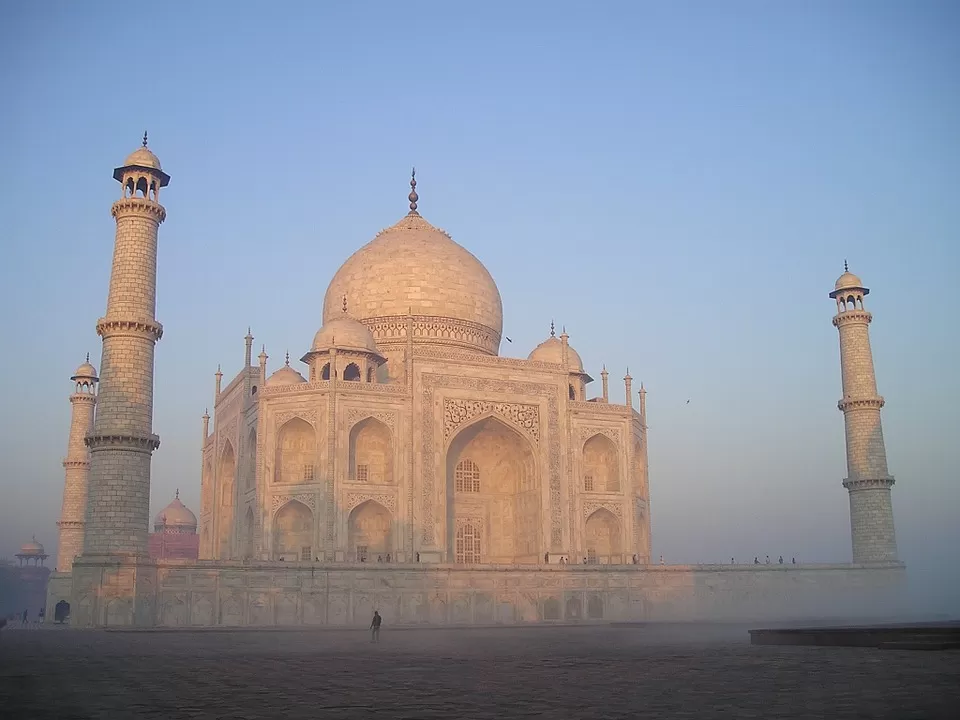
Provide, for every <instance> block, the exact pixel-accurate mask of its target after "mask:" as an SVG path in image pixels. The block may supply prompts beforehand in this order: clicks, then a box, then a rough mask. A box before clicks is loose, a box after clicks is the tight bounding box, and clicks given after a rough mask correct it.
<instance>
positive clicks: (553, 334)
mask: <svg viewBox="0 0 960 720" xmlns="http://www.w3.org/2000/svg"><path fill="white" fill-rule="evenodd" d="M556 336H557V329H556V326H555V325H554V324H553V320H551V321H550V337H556Z"/></svg>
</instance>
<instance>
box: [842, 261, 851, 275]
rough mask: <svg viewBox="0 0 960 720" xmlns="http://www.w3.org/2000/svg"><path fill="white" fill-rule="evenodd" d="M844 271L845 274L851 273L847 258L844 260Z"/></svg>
mask: <svg viewBox="0 0 960 720" xmlns="http://www.w3.org/2000/svg"><path fill="white" fill-rule="evenodd" d="M843 271H844V272H850V268H849V267H847V259H846V258H844V259H843Z"/></svg>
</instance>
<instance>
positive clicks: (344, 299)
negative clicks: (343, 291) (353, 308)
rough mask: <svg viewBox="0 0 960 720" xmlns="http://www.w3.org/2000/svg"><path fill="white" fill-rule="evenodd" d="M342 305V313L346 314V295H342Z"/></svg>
mask: <svg viewBox="0 0 960 720" xmlns="http://www.w3.org/2000/svg"><path fill="white" fill-rule="evenodd" d="M342 307H343V314H344V315H346V314H347V296H346V295H344V296H343V306H342Z"/></svg>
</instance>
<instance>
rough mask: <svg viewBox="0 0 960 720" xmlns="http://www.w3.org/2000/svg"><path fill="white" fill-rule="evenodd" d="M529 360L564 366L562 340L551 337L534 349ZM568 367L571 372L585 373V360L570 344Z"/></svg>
mask: <svg viewBox="0 0 960 720" xmlns="http://www.w3.org/2000/svg"><path fill="white" fill-rule="evenodd" d="M527 360H539V361H540V362H546V363H553V364H555V365H563V342H562V341H561V340H560V338H557V337H554V336H553V335H551V336H550V337H548V338H547V339H546V340H544V341H543V342H542V343H540V344H539V345H537V346H536V347H535V348H534V349H533V352H531V353H530V355H528V356H527ZM567 367H568V369H569V370H570V371H571V372H580V373H582V372H583V360H581V359H580V354H579V353H578V352H577V351H576V350H574V349H573V348H572V347H571V346H570V344H569V343H568V344H567Z"/></svg>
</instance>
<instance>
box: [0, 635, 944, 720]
mask: <svg viewBox="0 0 960 720" xmlns="http://www.w3.org/2000/svg"><path fill="white" fill-rule="evenodd" d="M958 678H960V652H955V651H947V652H910V651H894V650H874V649H859V648H817V647H757V646H751V645H749V644H748V642H747V633H746V628H739V627H737V628H734V627H718V626H646V627H614V626H592V627H529V628H511V629H503V628H499V629H437V630H432V629H429V630H428V629H417V630H404V629H393V630H391V628H389V627H384V629H383V633H382V638H381V642H380V644H379V645H374V644H371V643H370V638H369V635H368V634H367V633H365V632H363V631H361V630H311V631H303V630H298V631H260V630H243V629H241V630H225V631H219V630H207V631H195V632H191V631H173V632H156V631H134V632H106V631H95V630H90V631H83V630H66V629H57V630H46V629H44V630H17V629H13V630H11V629H7V630H4V631H3V632H2V633H0V706H2V707H3V708H4V717H9V718H31V719H32V720H42V719H43V718H58V719H59V720H67V719H78V720H79V719H80V718H110V719H113V718H249V719H253V718H280V717H286V718H363V717H371V718H372V717H374V716H375V715H374V713H376V717H378V718H411V719H413V718H445V719H446V718H513V717H544V718H643V717H650V718H654V717H655V718H668V717H691V718H692V717H698V718H699V717H708V716H710V717H755V718H771V717H776V718H823V717H829V718H854V717H855V718H881V717H890V718H901V719H902V718H924V719H926V720H929V719H930V718H939V717H944V718H946V717H952V713H950V712H949V708H951V707H952V708H953V709H954V710H955V709H956V708H957V707H960V683H958V682H957V680H958Z"/></svg>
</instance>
